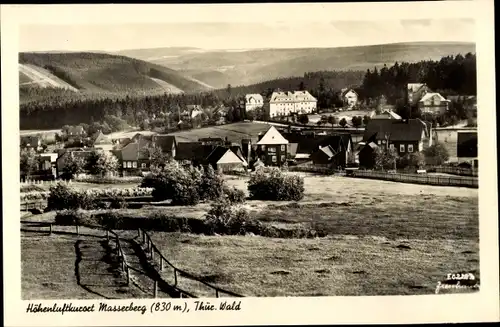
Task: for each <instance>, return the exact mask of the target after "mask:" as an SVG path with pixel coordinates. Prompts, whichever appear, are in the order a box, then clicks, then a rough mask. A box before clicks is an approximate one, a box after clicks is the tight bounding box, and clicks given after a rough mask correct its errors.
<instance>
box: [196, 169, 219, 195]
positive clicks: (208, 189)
mask: <svg viewBox="0 0 500 327" xmlns="http://www.w3.org/2000/svg"><path fill="white" fill-rule="evenodd" d="M223 186H224V178H223V177H222V175H221V174H220V173H218V172H216V171H215V170H214V168H213V167H212V166H211V165H209V166H208V168H207V169H205V170H204V171H203V175H202V177H201V182H200V187H199V189H198V192H199V194H200V199H201V200H215V199H218V198H220V197H221V196H222V193H223Z"/></svg>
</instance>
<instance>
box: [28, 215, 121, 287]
mask: <svg viewBox="0 0 500 327" xmlns="http://www.w3.org/2000/svg"><path fill="white" fill-rule="evenodd" d="M21 223H22V224H25V225H26V224H29V225H36V226H37V227H48V228H49V230H48V233H49V235H52V232H53V231H54V225H55V224H53V223H51V222H21ZM80 227H86V228H91V229H99V230H104V231H105V232H106V239H107V240H108V241H109V240H110V239H111V238H112V239H113V240H114V241H115V244H116V245H115V246H116V255H117V256H118V259H119V261H120V268H121V270H122V271H123V272H124V273H125V276H126V283H127V286H128V285H129V284H130V272H129V265H128V263H127V258H126V256H125V253H123V249H122V246H121V244H120V237H119V236H118V234H116V233H115V232H113V231H112V230H110V229H106V228H103V227H102V226H94V225H75V232H76V235H80ZM110 234H111V235H112V237H110Z"/></svg>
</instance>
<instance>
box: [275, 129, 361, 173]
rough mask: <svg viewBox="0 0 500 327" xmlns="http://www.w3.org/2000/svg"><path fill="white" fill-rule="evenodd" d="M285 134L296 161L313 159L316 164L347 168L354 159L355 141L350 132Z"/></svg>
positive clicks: (291, 154) (290, 151)
mask: <svg viewBox="0 0 500 327" xmlns="http://www.w3.org/2000/svg"><path fill="white" fill-rule="evenodd" d="M283 136H284V137H285V138H286V139H287V140H288V142H289V147H288V149H289V153H290V156H291V158H293V159H294V161H295V162H296V163H300V162H307V161H312V163H313V164H315V165H328V166H333V167H336V168H337V167H342V168H345V167H346V166H347V165H348V164H351V163H352V162H351V161H353V160H351V156H352V155H353V142H352V139H351V135H350V134H347V133H341V134H332V135H315V134H302V133H288V134H284V135H283Z"/></svg>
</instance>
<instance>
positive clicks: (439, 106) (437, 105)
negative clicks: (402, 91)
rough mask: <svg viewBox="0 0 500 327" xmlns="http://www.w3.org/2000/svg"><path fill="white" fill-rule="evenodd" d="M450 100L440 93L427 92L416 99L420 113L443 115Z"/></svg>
mask: <svg viewBox="0 0 500 327" xmlns="http://www.w3.org/2000/svg"><path fill="white" fill-rule="evenodd" d="M449 103H450V100H447V99H445V98H444V97H443V96H442V95H441V94H439V93H434V92H428V93H426V94H425V95H424V96H423V97H422V98H421V99H420V100H419V101H418V109H419V111H420V113H421V114H424V115H425V114H430V115H436V116H440V115H444V114H445V113H446V111H448V104H449Z"/></svg>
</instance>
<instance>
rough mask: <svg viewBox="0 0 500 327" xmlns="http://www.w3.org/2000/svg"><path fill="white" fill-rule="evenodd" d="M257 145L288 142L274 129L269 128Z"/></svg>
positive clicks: (272, 127)
mask: <svg viewBox="0 0 500 327" xmlns="http://www.w3.org/2000/svg"><path fill="white" fill-rule="evenodd" d="M257 144H258V145H272V144H288V140H287V139H285V138H284V137H283V135H281V134H280V132H278V130H277V129H276V127H274V126H271V127H270V128H269V129H268V130H267V132H266V133H265V134H264V135H263V136H262V138H261V139H260V140H259V141H258V142H257Z"/></svg>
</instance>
